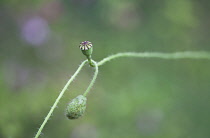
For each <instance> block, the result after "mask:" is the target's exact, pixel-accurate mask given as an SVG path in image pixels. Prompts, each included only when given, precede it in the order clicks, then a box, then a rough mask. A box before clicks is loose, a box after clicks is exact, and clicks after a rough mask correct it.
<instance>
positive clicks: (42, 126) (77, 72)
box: [35, 60, 88, 138]
mask: <svg viewBox="0 0 210 138" xmlns="http://www.w3.org/2000/svg"><path fill="white" fill-rule="evenodd" d="M87 62H88V61H87V60H85V61H83V62H82V64H81V65H80V66H79V68H78V69H77V70H76V72H75V73H74V75H73V76H72V77H71V78H70V79H69V80H68V82H67V83H66V85H65V86H64V88H63V89H62V91H61V92H60V94H59V96H58V98H57V99H56V100H55V103H54V104H53V106H52V107H51V109H50V111H49V113H48V114H47V116H46V117H45V119H44V122H43V123H42V125H41V126H40V128H39V130H38V132H37V133H36V136H35V138H38V137H39V135H40V134H41V132H42V129H43V128H44V126H45V124H46V123H47V121H48V120H49V118H50V116H51V115H52V113H53V111H54V109H55V108H56V107H57V104H58V103H59V101H60V99H61V98H62V96H63V94H64V92H65V91H66V89H67V88H68V86H69V85H70V84H71V82H72V81H73V80H74V79H75V78H76V76H77V75H78V74H79V72H80V71H81V69H82V67H83V66H84V65H85V63H87Z"/></svg>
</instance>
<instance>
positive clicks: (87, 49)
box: [79, 41, 93, 58]
mask: <svg viewBox="0 0 210 138" xmlns="http://www.w3.org/2000/svg"><path fill="white" fill-rule="evenodd" d="M79 48H80V49H81V50H82V53H83V54H84V55H85V56H86V57H87V58H91V54H92V52H93V44H92V43H91V42H90V41H83V42H81V43H80V45H79Z"/></svg>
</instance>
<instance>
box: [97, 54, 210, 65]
mask: <svg viewBox="0 0 210 138" xmlns="http://www.w3.org/2000/svg"><path fill="white" fill-rule="evenodd" d="M119 57H141V58H162V59H181V58H189V59H210V53H209V52H191V51H186V52H175V53H159V52H144V53H135V52H125V53H118V54H115V55H111V56H109V57H106V58H104V59H103V60H101V61H100V62H98V66H101V65H103V64H105V63H106V62H108V61H110V60H112V59H115V58H119Z"/></svg>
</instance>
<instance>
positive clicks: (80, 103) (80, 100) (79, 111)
mask: <svg viewBox="0 0 210 138" xmlns="http://www.w3.org/2000/svg"><path fill="white" fill-rule="evenodd" d="M86 101H87V98H86V97H85V96H83V95H79V96H77V97H76V98H74V99H73V100H72V101H71V102H70V103H69V104H68V106H67V109H66V116H67V117H68V118H69V119H78V118H79V117H81V116H82V115H83V114H84V112H85V109H86Z"/></svg>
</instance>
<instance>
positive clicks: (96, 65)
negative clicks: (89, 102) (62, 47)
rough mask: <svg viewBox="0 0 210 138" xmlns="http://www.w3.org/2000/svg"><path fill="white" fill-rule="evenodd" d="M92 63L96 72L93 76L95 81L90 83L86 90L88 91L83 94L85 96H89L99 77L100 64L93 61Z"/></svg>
mask: <svg viewBox="0 0 210 138" xmlns="http://www.w3.org/2000/svg"><path fill="white" fill-rule="evenodd" d="M91 62H92V63H93V64H94V67H95V72H94V75H93V79H92V80H91V82H90V85H89V86H88V88H87V89H86V91H85V92H84V94H83V95H84V96H87V94H88V93H89V91H90V89H91V88H92V87H93V84H94V83H95V81H96V78H97V75H98V64H97V63H96V62H95V61H94V60H91Z"/></svg>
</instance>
